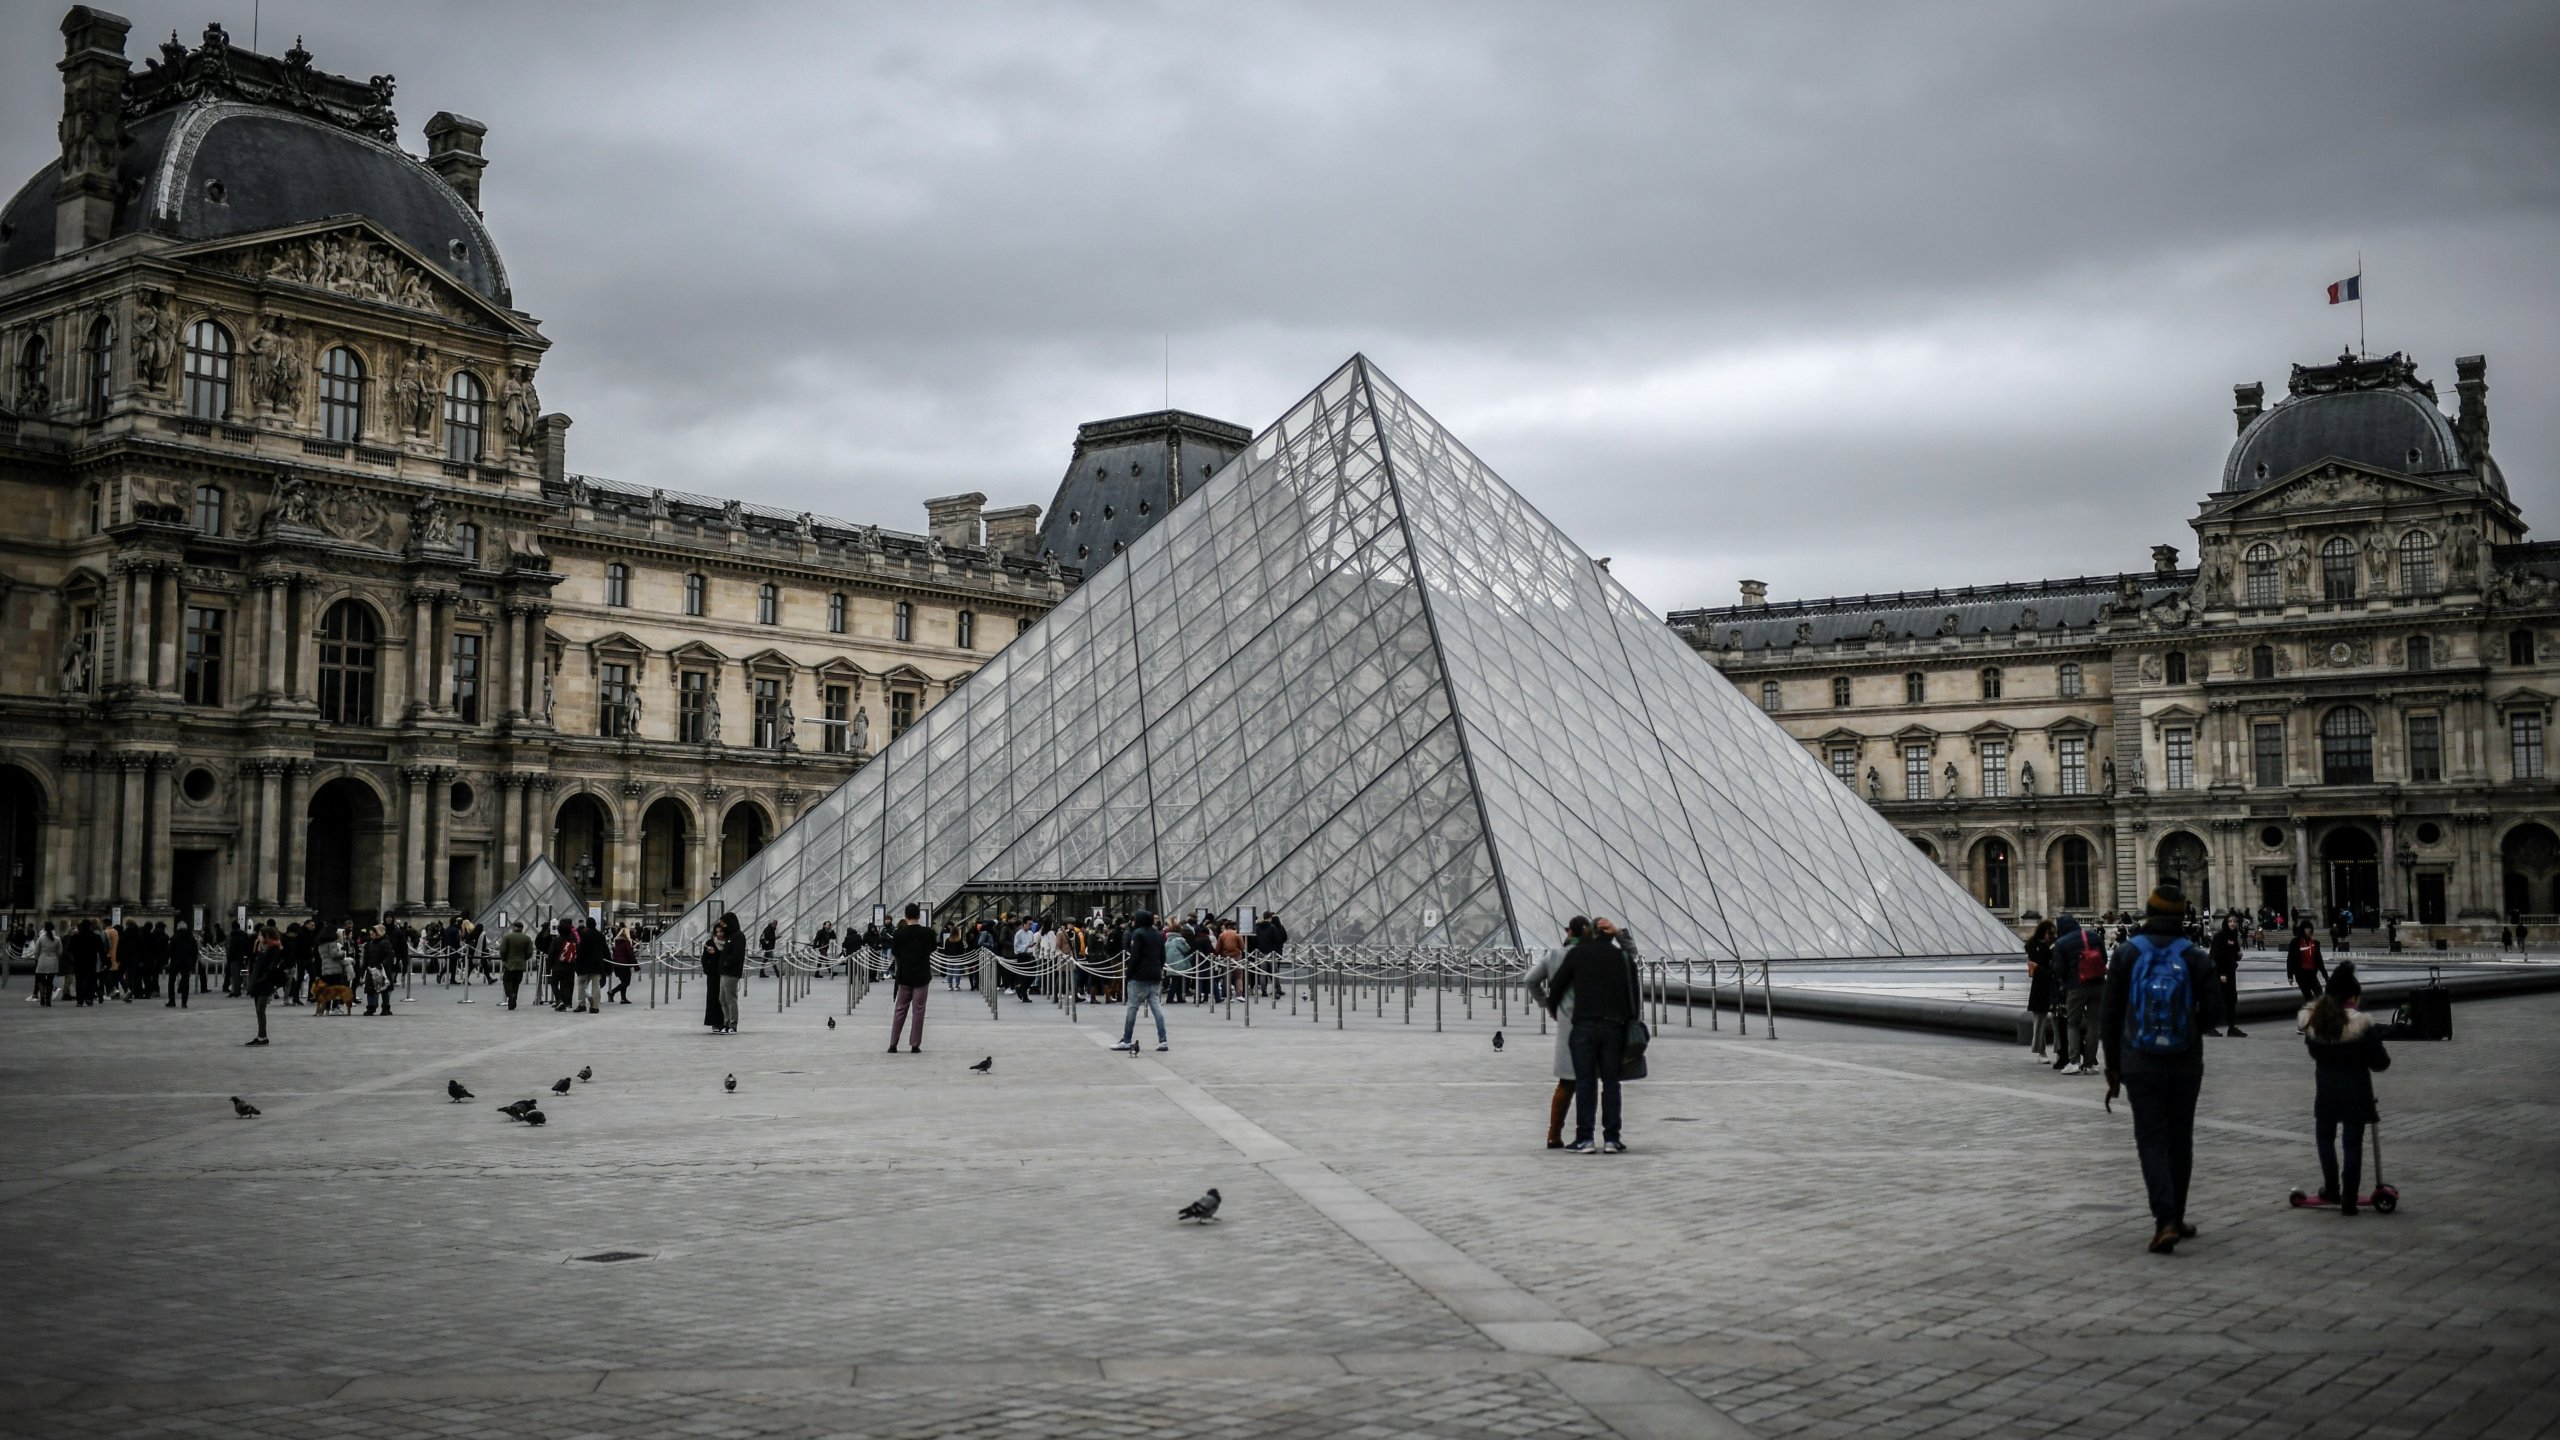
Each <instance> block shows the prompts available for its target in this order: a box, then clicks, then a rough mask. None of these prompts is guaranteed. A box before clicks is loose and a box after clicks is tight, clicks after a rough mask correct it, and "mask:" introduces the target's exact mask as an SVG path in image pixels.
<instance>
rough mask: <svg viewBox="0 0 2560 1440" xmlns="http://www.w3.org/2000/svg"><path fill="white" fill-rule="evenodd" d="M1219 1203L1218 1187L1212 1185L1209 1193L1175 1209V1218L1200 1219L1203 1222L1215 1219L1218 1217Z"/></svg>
mask: <svg viewBox="0 0 2560 1440" xmlns="http://www.w3.org/2000/svg"><path fill="white" fill-rule="evenodd" d="M1219 1203H1220V1202H1219V1198H1218V1187H1217V1186H1215V1185H1212V1186H1210V1187H1209V1193H1208V1194H1206V1195H1203V1196H1201V1197H1200V1198H1199V1199H1197V1200H1194V1201H1192V1202H1191V1203H1190V1204H1188V1205H1185V1206H1183V1207H1182V1208H1181V1209H1180V1210H1177V1211H1175V1212H1174V1215H1173V1218H1174V1219H1176V1220H1199V1221H1203V1222H1206V1221H1210V1220H1215V1219H1217V1218H1218V1205H1219Z"/></svg>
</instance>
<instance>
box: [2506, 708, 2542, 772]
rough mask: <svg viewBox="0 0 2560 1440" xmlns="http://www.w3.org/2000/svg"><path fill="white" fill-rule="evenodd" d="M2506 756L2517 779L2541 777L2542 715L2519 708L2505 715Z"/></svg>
mask: <svg viewBox="0 0 2560 1440" xmlns="http://www.w3.org/2000/svg"><path fill="white" fill-rule="evenodd" d="M2507 758H2508V759H2509V761H2510V762H2511V763H2513V765H2514V766H2515V775H2516V778H2517V779H2519V780H2539V779H2541V778H2542V716H2541V714H2540V713H2539V712H2536V711H2532V710H2519V711H2517V712H2516V713H2515V714H2513V715H2510V716H2508V717H2507Z"/></svg>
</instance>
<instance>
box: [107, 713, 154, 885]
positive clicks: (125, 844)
mask: <svg viewBox="0 0 2560 1440" xmlns="http://www.w3.org/2000/svg"><path fill="white" fill-rule="evenodd" d="M150 763H151V757H150V756H148V755H145V754H143V753H141V752H140V751H134V750H128V751H126V752H125V753H124V754H121V755H118V756H117V757H116V765H117V767H118V768H119V770H121V771H122V773H123V776H124V785H123V791H122V800H123V803H122V804H121V805H120V806H119V807H118V810H117V816H116V819H117V823H116V883H115V896H116V898H117V899H119V900H121V901H123V902H124V903H125V905H126V906H127V907H128V908H131V907H133V906H137V905H140V904H141V903H142V789H143V777H144V774H145V772H146V767H148V766H149V765H150Z"/></svg>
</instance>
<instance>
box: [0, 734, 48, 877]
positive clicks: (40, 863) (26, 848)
mask: <svg viewBox="0 0 2560 1440" xmlns="http://www.w3.org/2000/svg"><path fill="white" fill-rule="evenodd" d="M43 883H44V789H43V787H42V786H40V785H38V784H37V783H36V777H34V776H33V775H30V774H28V773H27V772H26V771H24V770H22V769H20V768H18V767H17V766H15V765H0V909H9V910H32V909H34V908H35V906H36V892H37V890H38V889H39V888H40V887H41V886H42V885H43Z"/></svg>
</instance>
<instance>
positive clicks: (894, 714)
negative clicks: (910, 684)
mask: <svg viewBox="0 0 2560 1440" xmlns="http://www.w3.org/2000/svg"><path fill="white" fill-rule="evenodd" d="M915 723H916V694H915V692H914V691H912V690H892V691H890V692H889V738H890V739H892V740H895V739H897V738H898V737H899V736H901V735H904V734H906V733H907V727H908V726H911V725H913V724H915Z"/></svg>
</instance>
